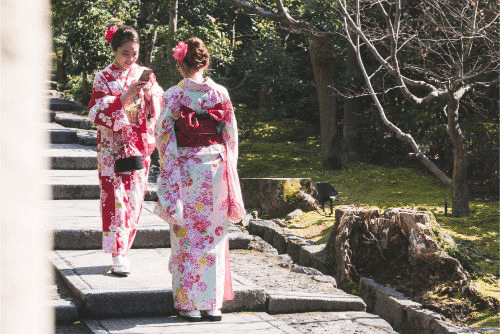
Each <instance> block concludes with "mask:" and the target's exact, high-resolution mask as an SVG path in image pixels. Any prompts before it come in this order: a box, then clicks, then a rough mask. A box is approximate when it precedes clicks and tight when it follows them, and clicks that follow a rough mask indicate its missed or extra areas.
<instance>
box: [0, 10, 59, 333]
mask: <svg viewBox="0 0 500 334" xmlns="http://www.w3.org/2000/svg"><path fill="white" fill-rule="evenodd" d="M49 19H50V6H49V1H48V0H30V1H19V0H2V2H1V5H0V32H1V42H0V43H1V50H2V55H1V58H0V63H1V64H0V65H1V66H0V78H1V79H0V80H1V81H0V85H1V86H0V97H1V106H0V219H1V221H0V333H6V334H7V333H8V334H18V333H19V334H27V333H30V334H31V333H32V334H35V333H36V334H48V333H54V326H53V322H54V321H53V314H52V312H51V310H50V309H49V307H48V298H49V297H48V296H49V289H48V284H49V282H50V279H51V275H50V270H49V268H50V267H49V264H48V256H47V255H48V251H49V247H50V246H49V245H50V236H49V233H48V232H47V231H46V229H45V227H44V221H43V220H44V214H43V210H42V205H41V201H42V199H44V197H45V196H46V190H45V188H44V187H43V186H42V184H41V181H42V169H43V168H45V165H44V164H45V162H44V161H43V160H42V158H41V156H42V155H41V152H42V150H43V149H44V148H45V146H46V145H47V144H46V142H47V141H46V137H47V136H46V134H45V133H44V132H45V131H44V130H43V128H42V123H43V122H46V121H47V120H48V111H47V109H48V103H47V93H46V90H47V89H48V87H47V81H48V69H49V47H50V39H51V37H50V32H49V31H50V27H49V24H50V21H49Z"/></svg>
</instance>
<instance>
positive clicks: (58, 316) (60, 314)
mask: <svg viewBox="0 0 500 334" xmlns="http://www.w3.org/2000/svg"><path fill="white" fill-rule="evenodd" d="M49 307H50V308H51V309H53V310H54V315H55V320H56V323H59V324H71V323H73V322H75V321H77V320H78V309H77V307H76V305H75V303H73V302H72V301H71V300H65V299H52V300H49Z"/></svg>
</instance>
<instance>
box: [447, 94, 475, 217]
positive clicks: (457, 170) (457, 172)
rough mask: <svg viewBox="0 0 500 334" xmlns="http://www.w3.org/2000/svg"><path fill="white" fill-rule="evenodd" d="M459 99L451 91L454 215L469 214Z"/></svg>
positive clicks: (450, 131)
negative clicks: (459, 121) (459, 120)
mask: <svg viewBox="0 0 500 334" xmlns="http://www.w3.org/2000/svg"><path fill="white" fill-rule="evenodd" d="M459 104H460V102H459V100H458V99H456V98H455V97H454V94H453V93H452V92H450V93H449V95H448V99H447V104H446V114H447V115H448V136H449V137H450V140H451V143H452V146H453V176H452V193H453V194H452V215H453V216H454V217H464V216H468V215H469V213H470V211H469V187H468V185H467V151H466V147H465V138H464V136H463V134H462V130H461V129H460V125H459V124H458V109H459Z"/></svg>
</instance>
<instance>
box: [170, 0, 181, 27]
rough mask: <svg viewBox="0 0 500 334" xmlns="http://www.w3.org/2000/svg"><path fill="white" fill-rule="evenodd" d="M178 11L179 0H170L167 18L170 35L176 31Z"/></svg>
mask: <svg viewBox="0 0 500 334" xmlns="http://www.w3.org/2000/svg"><path fill="white" fill-rule="evenodd" d="M178 11H179V0H171V2H170V13H169V20H168V31H169V32H170V35H171V36H174V34H175V33H176V32H177V13H178Z"/></svg>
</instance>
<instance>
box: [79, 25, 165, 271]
mask: <svg viewBox="0 0 500 334" xmlns="http://www.w3.org/2000/svg"><path fill="white" fill-rule="evenodd" d="M106 40H107V41H108V42H109V43H110V44H111V47H112V49H113V54H114V56H115V60H114V62H113V63H112V64H111V65H108V66H107V67H106V68H105V69H103V70H102V71H100V72H98V73H97V74H96V76H95V78H94V86H93V89H92V98H91V100H90V102H89V117H90V119H91V120H92V121H93V122H94V123H95V124H96V125H97V128H98V131H97V169H98V172H99V186H100V190H101V207H100V209H101V216H102V228H103V240H102V241H103V249H104V252H106V253H111V255H112V259H113V266H112V269H111V273H112V274H114V275H117V276H127V275H128V274H129V273H130V262H129V260H128V258H127V257H126V256H127V253H128V251H129V249H130V247H131V246H132V242H133V241H134V238H135V234H136V229H137V224H138V223H139V215H140V214H141V210H142V204H143V203H144V195H145V193H146V181H147V176H148V170H149V164H150V161H151V159H150V155H151V153H152V152H153V150H154V148H155V140H154V127H155V124H156V120H157V118H158V115H159V113H160V102H161V97H162V95H163V90H162V89H161V87H160V86H159V85H158V84H157V83H156V78H155V76H154V74H153V73H152V72H151V70H150V69H148V68H146V67H143V66H140V65H137V64H136V61H137V58H138V55H139V36H138V34H137V32H136V31H135V30H134V29H133V28H132V27H128V26H120V27H115V26H114V27H112V28H110V29H109V30H108V31H107V33H106Z"/></svg>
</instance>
